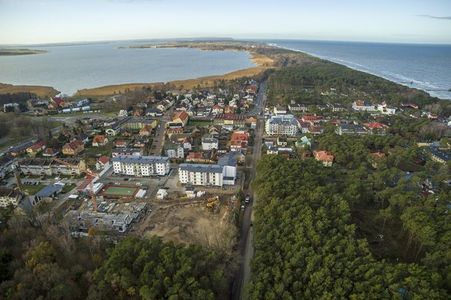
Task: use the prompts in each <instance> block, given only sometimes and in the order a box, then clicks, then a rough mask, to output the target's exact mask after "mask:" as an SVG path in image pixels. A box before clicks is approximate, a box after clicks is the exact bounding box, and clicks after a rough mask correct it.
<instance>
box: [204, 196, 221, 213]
mask: <svg viewBox="0 0 451 300" xmlns="http://www.w3.org/2000/svg"><path fill="white" fill-rule="evenodd" d="M219 204H220V202H219V196H215V197H212V198H208V199H207V205H206V206H207V208H208V209H210V210H212V211H213V212H216V211H217V209H218V208H219Z"/></svg>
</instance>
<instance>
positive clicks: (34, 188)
mask: <svg viewBox="0 0 451 300" xmlns="http://www.w3.org/2000/svg"><path fill="white" fill-rule="evenodd" d="M44 187H45V184H37V185H24V186H23V190H24V192H25V193H26V194H28V195H34V194H36V193H37V192H39V191H40V190H42V189H43V188H44Z"/></svg>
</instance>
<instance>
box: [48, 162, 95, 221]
mask: <svg viewBox="0 0 451 300" xmlns="http://www.w3.org/2000/svg"><path fill="white" fill-rule="evenodd" d="M52 159H53V160H54V161H56V162H57V163H60V164H63V165H65V166H68V167H70V168H72V169H79V170H80V171H81V172H82V173H85V174H86V179H89V178H88V177H91V178H90V179H91V180H90V182H89V196H90V198H91V202H92V209H93V211H94V212H97V199H96V194H95V193H94V186H93V183H92V182H93V181H94V179H95V178H96V177H98V176H99V175H98V174H97V173H94V172H92V171H91V170H90V169H89V168H86V165H85V164H84V162H83V163H82V162H80V164H79V165H73V164H70V163H68V162H67V161H64V160H62V159H59V158H56V157H54V158H52Z"/></svg>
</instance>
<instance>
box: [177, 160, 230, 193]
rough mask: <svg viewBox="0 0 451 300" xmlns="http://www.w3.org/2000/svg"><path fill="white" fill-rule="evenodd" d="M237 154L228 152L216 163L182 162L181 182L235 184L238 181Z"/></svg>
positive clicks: (216, 184)
mask: <svg viewBox="0 0 451 300" xmlns="http://www.w3.org/2000/svg"><path fill="white" fill-rule="evenodd" d="M235 157H236V154H235V153H228V154H226V155H224V156H222V157H221V158H219V160H218V164H216V165H207V164H180V166H179V180H180V182H181V183H183V184H186V183H189V184H192V185H203V186H221V187H222V186H223V185H234V184H235V181H236V174H237V172H236V169H237V167H236V165H237V164H236V158H235Z"/></svg>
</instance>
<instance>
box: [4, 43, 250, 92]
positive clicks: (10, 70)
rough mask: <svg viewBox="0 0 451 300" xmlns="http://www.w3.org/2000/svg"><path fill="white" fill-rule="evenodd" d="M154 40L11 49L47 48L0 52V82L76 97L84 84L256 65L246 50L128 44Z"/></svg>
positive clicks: (196, 74) (167, 77)
mask: <svg viewBox="0 0 451 300" xmlns="http://www.w3.org/2000/svg"><path fill="white" fill-rule="evenodd" d="M160 42H161V41H160ZM150 43H156V42H152V41H150V42H149V41H145V42H143V41H139V42H133V41H121V42H102V43H85V44H56V45H47V46H22V47H13V48H27V49H40V50H45V51H47V52H46V53H43V54H33V55H15V56H0V83H9V84H20V85H44V86H52V87H54V88H55V89H57V90H58V91H60V92H62V93H63V94H66V95H73V94H74V93H75V92H76V91H77V90H79V89H83V88H94V87H100V86H105V85H113V84H121V83H149V82H168V81H172V80H179V79H192V78H198V77H203V76H211V75H222V74H225V73H229V72H232V71H236V70H239V69H245V68H249V67H253V66H255V64H254V63H253V62H252V61H251V60H250V58H251V57H250V54H249V53H247V52H238V51H202V50H199V49H191V48H139V49H138V48H129V46H131V45H141V44H150ZM0 48H1V47H0Z"/></svg>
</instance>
